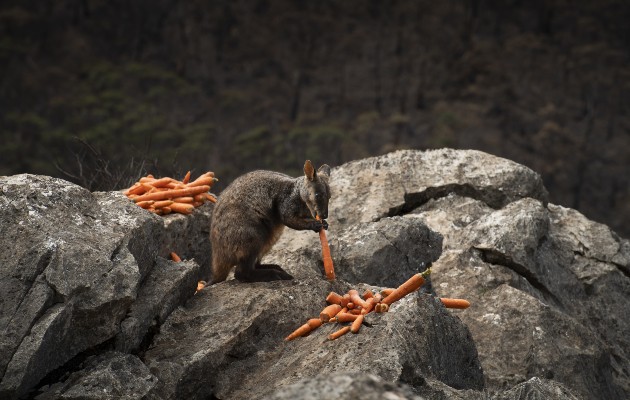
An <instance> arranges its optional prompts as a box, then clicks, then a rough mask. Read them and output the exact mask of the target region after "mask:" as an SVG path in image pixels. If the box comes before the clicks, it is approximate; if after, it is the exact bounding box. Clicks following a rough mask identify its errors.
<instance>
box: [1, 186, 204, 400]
mask: <svg viewBox="0 0 630 400" xmlns="http://www.w3.org/2000/svg"><path fill="white" fill-rule="evenodd" d="M0 231H1V232H2V233H3V238H2V239H3V241H4V242H3V243H4V245H3V246H2V248H3V250H2V251H0V291H1V292H2V297H1V298H0V379H1V380H0V397H2V398H9V399H10V398H17V397H20V396H23V395H25V394H26V393H28V392H29V391H30V390H32V389H33V388H34V387H35V386H36V385H37V384H38V382H39V381H40V380H41V379H43V378H44V377H45V376H46V375H47V374H49V373H50V372H51V371H53V370H55V369H57V368H60V367H62V366H63V365H64V364H66V363H67V362H69V361H70V360H72V359H73V358H74V357H76V356H78V355H80V354H81V353H83V352H86V351H89V350H91V349H93V348H95V347H96V346H99V345H101V344H102V343H104V342H107V341H109V340H111V339H113V338H115V337H116V336H117V335H118V337H119V338H120V337H122V336H124V335H126V338H125V339H124V340H123V342H128V343H133V345H131V346H129V347H125V346H123V347H124V348H134V347H137V344H138V343H140V342H141V341H142V340H143V338H144V335H145V334H146V333H147V321H151V320H152V319H154V318H155V317H157V318H158V319H159V320H164V319H165V318H166V314H168V312H170V310H172V309H173V308H174V307H175V306H176V305H178V303H181V302H183V301H184V298H185V297H186V296H185V295H183V294H182V293H183V291H184V290H186V289H185V288H190V286H191V284H190V281H191V280H196V279H197V278H198V275H199V272H198V268H197V269H195V268H193V271H194V273H193V274H188V275H189V277H188V278H186V279H184V278H183V277H182V275H178V274H177V273H175V274H173V276H172V277H171V278H172V279H171V280H172V283H173V285H172V286H171V289H172V291H173V293H170V294H164V290H166V289H159V288H157V287H146V285H147V284H148V285H149V286H151V285H154V284H155V285H158V284H159V285H162V284H163V283H164V282H166V281H167V280H164V281H163V282H159V283H158V282H157V280H156V279H153V278H151V279H149V277H150V276H152V270H153V267H154V265H155V259H156V257H157V255H158V253H159V252H161V251H164V250H163V249H164V242H165V239H164V231H165V230H164V221H163V219H162V218H161V217H158V216H156V215H153V214H151V213H148V212H146V211H145V210H142V209H141V208H139V207H137V206H136V205H134V204H133V203H132V202H130V201H129V199H127V198H126V197H125V196H124V195H123V194H122V193H119V192H111V193H90V192H88V191H87V190H85V189H82V188H81V187H79V186H76V185H74V184H71V183H69V182H66V181H64V180H61V179H54V178H50V177H45V176H36V175H28V174H24V175H16V176H11V177H0ZM180 236H181V237H182V239H181V241H184V237H185V236H186V233H185V232H184V233H182V234H181V235H180ZM193 275H195V276H194V279H193ZM178 279H179V280H178ZM180 286H181V287H180ZM141 288H142V290H140V289H141ZM171 289H168V290H171ZM160 290H162V293H163V296H162V297H161V300H160V303H158V304H154V305H151V306H150V307H146V297H147V296H146V294H147V293H153V294H155V293H157V292H160ZM139 291H140V292H141V293H142V296H141V298H142V299H143V301H145V303H144V304H145V305H142V304H141V303H138V305H136V306H135V307H132V305H134V302H135V301H136V298H137V297H138V293H139ZM193 293H194V291H190V292H189V296H192V294H193ZM143 307H144V308H143ZM139 309H143V311H142V312H143V313H144V312H146V313H147V314H146V315H143V316H141V317H139V315H138V314H137V310H139ZM134 310H136V311H134ZM130 312H131V314H130V318H131V319H130V318H127V315H128V313H130ZM134 312H136V314H134ZM138 317H139V319H138ZM134 318H136V319H138V321H142V322H138V323H137V324H136V325H137V326H136V327H135V328H134V329H124V332H123V333H122V334H121V335H119V333H120V332H121V322H122V321H123V320H125V321H126V322H130V321H131V320H133V319H134ZM129 326H131V325H129V324H127V325H126V326H125V327H126V328H128V327H129ZM134 335H136V336H134Z"/></svg>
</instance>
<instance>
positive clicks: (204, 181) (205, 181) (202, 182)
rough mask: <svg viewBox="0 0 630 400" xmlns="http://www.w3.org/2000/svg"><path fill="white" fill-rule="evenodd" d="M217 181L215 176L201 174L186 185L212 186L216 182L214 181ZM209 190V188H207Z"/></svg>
mask: <svg viewBox="0 0 630 400" xmlns="http://www.w3.org/2000/svg"><path fill="white" fill-rule="evenodd" d="M215 181H216V179H215V178H211V177H209V176H203V175H202V176H200V177H199V178H197V179H195V180H194V181H193V182H190V183H188V184H187V185H186V187H196V186H206V185H207V186H212V185H213V184H214V182H215ZM206 192H207V190H206Z"/></svg>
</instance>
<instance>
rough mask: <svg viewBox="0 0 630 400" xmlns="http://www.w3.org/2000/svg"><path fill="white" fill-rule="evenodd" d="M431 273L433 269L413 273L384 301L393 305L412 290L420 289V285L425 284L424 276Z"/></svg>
mask: <svg viewBox="0 0 630 400" xmlns="http://www.w3.org/2000/svg"><path fill="white" fill-rule="evenodd" d="M430 273H431V269H430V268H429V269H427V270H426V271H424V272H421V273H419V274H415V275H413V276H412V277H411V278H409V279H407V281H406V282H404V283H403V284H402V285H400V286H398V288H397V289H396V290H394V291H393V292H392V293H391V294H390V295H389V296H387V297H385V298H384V299H383V301H382V303H384V304H387V305H388V306H389V305H391V304H392V303H393V302H395V301H398V300H400V299H402V298H403V297H405V296H406V295H408V294H409V293H411V292H415V291H416V290H418V289H420V286H422V285H423V284H424V276H425V275H428V274H430Z"/></svg>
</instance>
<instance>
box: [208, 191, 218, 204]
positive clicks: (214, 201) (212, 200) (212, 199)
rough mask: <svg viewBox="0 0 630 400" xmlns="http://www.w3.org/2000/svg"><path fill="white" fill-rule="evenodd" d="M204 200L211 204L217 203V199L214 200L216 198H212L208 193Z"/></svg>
mask: <svg viewBox="0 0 630 400" xmlns="http://www.w3.org/2000/svg"><path fill="white" fill-rule="evenodd" d="M206 199H207V200H208V201H211V202H213V203H216V202H217V198H216V197H214V196H213V195H211V194H210V193H206Z"/></svg>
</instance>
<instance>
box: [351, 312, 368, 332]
mask: <svg viewBox="0 0 630 400" xmlns="http://www.w3.org/2000/svg"><path fill="white" fill-rule="evenodd" d="M363 318H365V315H363V314H361V315H359V316H357V319H355V320H354V322H353V323H352V325H351V326H350V332H352V333H359V329H361V324H363Z"/></svg>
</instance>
